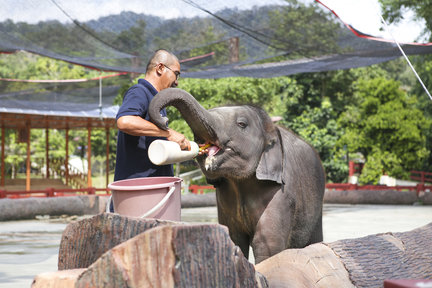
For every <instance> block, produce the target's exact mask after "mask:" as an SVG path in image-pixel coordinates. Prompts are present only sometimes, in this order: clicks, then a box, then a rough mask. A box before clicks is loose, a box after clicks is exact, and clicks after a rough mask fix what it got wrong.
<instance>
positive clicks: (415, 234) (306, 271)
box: [255, 223, 432, 288]
mask: <svg viewBox="0 0 432 288" xmlns="http://www.w3.org/2000/svg"><path fill="white" fill-rule="evenodd" d="M431 239H432V223H430V224H428V225H426V226H423V227H420V228H418V229H414V230H412V231H409V232H404V233H384V234H376V235H370V236H366V237H362V238H356V239H346V240H340V241H336V242H332V243H328V244H322V243H319V244H314V245H311V246H308V247H306V248H304V249H291V250H285V251H282V252H281V253H279V254H277V255H275V256H273V257H271V258H268V259H266V260H264V261H263V262H261V263H259V264H258V265H257V266H256V267H255V268H256V270H257V271H258V272H260V273H261V274H263V275H264V276H265V277H266V279H267V281H268V283H269V286H270V287H310V288H314V287H320V288H327V287H357V288H362V287H365V288H366V287H382V286H383V283H384V281H385V280H386V279H402V278H405V279H431V278H432V245H430V243H431V242H430V241H431Z"/></svg>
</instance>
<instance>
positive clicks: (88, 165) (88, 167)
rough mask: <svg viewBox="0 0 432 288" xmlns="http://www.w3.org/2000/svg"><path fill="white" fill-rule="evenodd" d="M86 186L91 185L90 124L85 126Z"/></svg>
mask: <svg viewBox="0 0 432 288" xmlns="http://www.w3.org/2000/svg"><path fill="white" fill-rule="evenodd" d="M87 187H88V188H90V187H92V178H91V126H90V125H89V126H88V128H87Z"/></svg>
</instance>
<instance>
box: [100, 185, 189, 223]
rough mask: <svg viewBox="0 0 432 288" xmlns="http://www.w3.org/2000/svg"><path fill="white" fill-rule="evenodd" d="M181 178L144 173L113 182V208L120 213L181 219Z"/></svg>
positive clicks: (173, 219)
mask: <svg viewBox="0 0 432 288" xmlns="http://www.w3.org/2000/svg"><path fill="white" fill-rule="evenodd" d="M181 181H182V179H181V178H177V177H147V178H134V179H126V180H120V181H116V182H113V183H111V184H109V185H108V188H109V189H111V191H112V199H113V203H114V212H115V213H118V214H120V215H125V216H132V217H142V218H157V219H164V220H172V221H180V220H181V200H180V194H181Z"/></svg>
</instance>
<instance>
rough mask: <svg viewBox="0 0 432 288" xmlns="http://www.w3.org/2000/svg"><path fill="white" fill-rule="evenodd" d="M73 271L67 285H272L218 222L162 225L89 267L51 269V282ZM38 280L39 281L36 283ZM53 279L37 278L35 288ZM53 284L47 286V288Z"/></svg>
mask: <svg viewBox="0 0 432 288" xmlns="http://www.w3.org/2000/svg"><path fill="white" fill-rule="evenodd" d="M67 271H75V273H74V275H72V276H71V277H69V279H71V278H74V284H73V286H69V287H76V288H79V287H224V288H225V287H263V288H264V287H268V285H267V282H266V279H265V278H264V277H263V276H262V275H261V274H259V273H256V271H255V269H254V265H253V264H252V263H250V262H249V261H248V260H247V259H246V258H245V257H244V256H243V254H242V252H241V250H240V249H239V248H238V247H237V246H235V244H234V243H233V242H232V241H231V239H230V237H229V233H228V230H227V228H226V227H224V226H222V225H219V224H195V225H164V226H160V227H156V228H153V229H149V230H148V231H146V232H144V233H141V234H139V235H137V236H135V237H133V238H131V239H129V240H127V241H125V242H123V243H121V244H119V245H117V246H115V247H114V248H112V249H111V250H109V251H108V252H106V253H105V254H103V255H102V256H101V257H100V258H99V259H98V260H97V261H96V262H94V263H93V264H92V265H90V266H89V267H88V268H87V269H84V270H82V271H81V272H79V273H77V272H76V271H77V270H63V271H59V272H57V273H52V274H50V275H49V276H50V277H51V281H52V283H55V281H59V280H58V278H59V277H61V276H63V277H64V274H63V275H61V276H60V275H58V273H60V272H63V273H66V272H67ZM38 279H39V281H38ZM41 279H43V280H44V282H43V284H45V285H46V284H47V283H50V281H48V279H46V277H45V278H43V277H39V276H38V277H36V278H35V281H34V283H33V286H32V287H33V288H39V287H47V286H41V285H40V283H42V282H40V280H41ZM48 287H49V286H48Z"/></svg>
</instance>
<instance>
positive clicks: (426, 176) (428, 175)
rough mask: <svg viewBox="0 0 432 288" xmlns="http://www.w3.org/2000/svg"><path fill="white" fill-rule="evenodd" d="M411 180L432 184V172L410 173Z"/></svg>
mask: <svg viewBox="0 0 432 288" xmlns="http://www.w3.org/2000/svg"><path fill="white" fill-rule="evenodd" d="M411 180H414V181H419V182H421V183H425V182H428V183H432V172H424V171H411Z"/></svg>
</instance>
